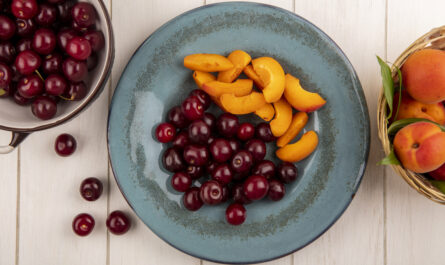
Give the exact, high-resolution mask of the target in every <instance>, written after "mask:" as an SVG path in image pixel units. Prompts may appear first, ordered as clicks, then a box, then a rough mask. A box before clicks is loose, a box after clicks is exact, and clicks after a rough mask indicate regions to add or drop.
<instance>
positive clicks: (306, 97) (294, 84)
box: [284, 74, 326, 112]
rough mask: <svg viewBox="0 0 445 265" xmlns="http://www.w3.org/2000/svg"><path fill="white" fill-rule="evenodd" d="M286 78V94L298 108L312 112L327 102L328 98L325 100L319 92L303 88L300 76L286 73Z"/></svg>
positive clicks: (290, 101) (288, 99)
mask: <svg viewBox="0 0 445 265" xmlns="http://www.w3.org/2000/svg"><path fill="white" fill-rule="evenodd" d="M285 80H286V84H285V89H284V96H285V97H286V99H287V101H288V102H289V103H290V104H291V105H292V107H294V108H295V109H296V110H299V111H304V112H311V111H315V110H317V109H319V108H321V107H323V105H324V104H326V100H324V99H323V98H322V97H321V96H320V95H319V94H318V93H313V92H309V91H306V90H305V89H303V88H302V87H301V85H300V80H299V79H298V78H295V77H293V76H292V75H290V74H286V78H285Z"/></svg>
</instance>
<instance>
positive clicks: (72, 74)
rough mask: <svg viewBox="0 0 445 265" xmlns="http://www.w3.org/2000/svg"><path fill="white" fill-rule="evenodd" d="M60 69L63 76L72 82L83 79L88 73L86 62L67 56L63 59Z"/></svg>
mask: <svg viewBox="0 0 445 265" xmlns="http://www.w3.org/2000/svg"><path fill="white" fill-rule="evenodd" d="M62 70H63V73H64V75H65V77H66V78H67V79H68V80H70V81H73V82H80V81H83V80H84V79H85V78H86V77H87V74H88V67H87V64H86V62H84V61H76V60H74V59H73V58H67V59H66V60H65V61H63V64H62Z"/></svg>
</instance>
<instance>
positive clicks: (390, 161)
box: [377, 147, 400, 165]
mask: <svg viewBox="0 0 445 265" xmlns="http://www.w3.org/2000/svg"><path fill="white" fill-rule="evenodd" d="M377 165H400V161H399V160H398V159H397V156H396V154H395V153H394V148H393V147H391V152H389V154H388V155H387V156H386V157H385V158H383V159H382V160H380V162H378V163H377Z"/></svg>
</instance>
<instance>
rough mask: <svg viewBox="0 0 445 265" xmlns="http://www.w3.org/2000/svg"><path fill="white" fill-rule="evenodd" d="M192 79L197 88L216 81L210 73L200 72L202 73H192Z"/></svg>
mask: <svg viewBox="0 0 445 265" xmlns="http://www.w3.org/2000/svg"><path fill="white" fill-rule="evenodd" d="M193 79H194V80H195V83H196V84H197V85H198V87H199V88H202V85H204V83H207V82H210V81H214V80H216V77H215V76H214V75H212V74H211V73H207V72H202V71H194V72H193Z"/></svg>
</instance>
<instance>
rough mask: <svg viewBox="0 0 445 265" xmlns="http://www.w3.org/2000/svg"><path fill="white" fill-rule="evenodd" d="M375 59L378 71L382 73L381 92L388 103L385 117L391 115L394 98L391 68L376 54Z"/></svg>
mask: <svg viewBox="0 0 445 265" xmlns="http://www.w3.org/2000/svg"><path fill="white" fill-rule="evenodd" d="M377 60H378V62H379V64H380V72H381V75H382V82H383V94H384V95H385V99H386V103H387V104H388V108H389V113H388V116H387V117H386V118H387V119H388V118H390V117H391V116H392V109H393V107H392V103H393V99H394V81H393V80H392V76H391V69H390V68H389V66H388V65H387V64H386V63H385V62H384V61H383V60H382V59H381V58H380V57H378V56H377Z"/></svg>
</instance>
